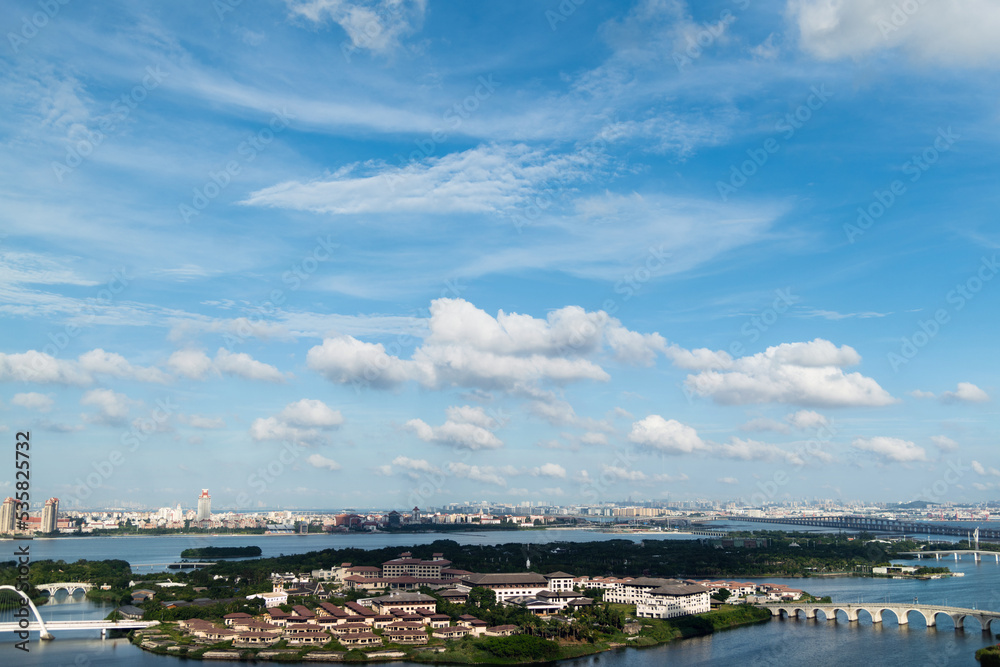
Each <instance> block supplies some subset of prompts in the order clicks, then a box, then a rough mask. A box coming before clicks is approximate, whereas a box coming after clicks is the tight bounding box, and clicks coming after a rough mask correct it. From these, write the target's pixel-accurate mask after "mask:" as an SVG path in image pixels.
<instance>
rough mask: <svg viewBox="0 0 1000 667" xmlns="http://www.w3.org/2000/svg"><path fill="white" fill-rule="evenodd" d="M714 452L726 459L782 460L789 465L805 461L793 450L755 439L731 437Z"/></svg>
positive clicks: (802, 463) (800, 463)
mask: <svg viewBox="0 0 1000 667" xmlns="http://www.w3.org/2000/svg"><path fill="white" fill-rule="evenodd" d="M714 451H715V453H716V454H717V455H719V456H723V457H725V458H728V459H738V460H740V461H782V462H785V463H789V464H791V465H804V464H805V461H804V460H803V459H802V457H801V456H799V455H798V454H796V453H795V452H789V451H786V450H784V449H782V448H781V447H778V446H777V445H772V444H770V443H766V442H760V441H757V440H744V439H742V438H731V439H730V441H729V442H728V443H726V444H722V445H718V446H717V447H716V448H715V450H714Z"/></svg>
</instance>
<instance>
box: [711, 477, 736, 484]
mask: <svg viewBox="0 0 1000 667" xmlns="http://www.w3.org/2000/svg"><path fill="white" fill-rule="evenodd" d="M715 481H716V482H718V483H719V484H739V483H740V480H738V479H736V478H735V477H720V478H718V479H717V480H715Z"/></svg>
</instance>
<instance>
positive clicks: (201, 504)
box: [197, 489, 212, 521]
mask: <svg viewBox="0 0 1000 667" xmlns="http://www.w3.org/2000/svg"><path fill="white" fill-rule="evenodd" d="M211 518H212V496H210V495H208V489H202V490H201V495H200V496H198V518H197V520H198V521H207V520H208V519H211Z"/></svg>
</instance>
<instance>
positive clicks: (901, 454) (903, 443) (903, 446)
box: [851, 436, 927, 463]
mask: <svg viewBox="0 0 1000 667" xmlns="http://www.w3.org/2000/svg"><path fill="white" fill-rule="evenodd" d="M851 446H852V447H854V448H855V449H859V450H862V451H866V452H872V453H874V454H878V455H879V456H881V457H882V458H883V459H884V460H886V461H896V462H899V463H907V462H910V461H926V460H927V452H925V451H924V449H923V447H918V446H917V445H916V444H914V443H912V442H910V441H909V440H902V439H900V438H888V437H884V436H879V437H875V438H857V439H856V440H855V441H854V442H853V443H851Z"/></svg>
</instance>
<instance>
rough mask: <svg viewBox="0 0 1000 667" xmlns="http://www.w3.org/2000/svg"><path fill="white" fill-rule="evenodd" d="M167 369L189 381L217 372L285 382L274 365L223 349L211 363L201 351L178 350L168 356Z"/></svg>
mask: <svg viewBox="0 0 1000 667" xmlns="http://www.w3.org/2000/svg"><path fill="white" fill-rule="evenodd" d="M167 367H168V368H170V370H172V371H173V372H174V373H177V374H178V375H183V376H184V377H186V378H189V379H192V380H203V379H205V376H206V375H208V374H209V373H218V374H224V375H229V376H233V377H240V378H244V379H246V380H263V381H265V382H279V383H280V382H284V381H285V376H284V375H282V374H281V371H279V370H278V369H277V368H275V367H274V366H271V365H269V364H265V363H263V362H261V361H257V360H256V359H254V358H253V357H251V356H250V355H249V354H247V353H245V352H239V353H233V352H230V351H228V350H227V349H226V348H224V347H220V348H219V350H218V351H217V352H216V354H215V359H214V360H213V359H210V358H209V356H208V355H207V354H205V353H204V352H202V351H201V350H190V349H189V350H178V351H176V352H174V353H173V354H172V355H170V359H168V360H167Z"/></svg>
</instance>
